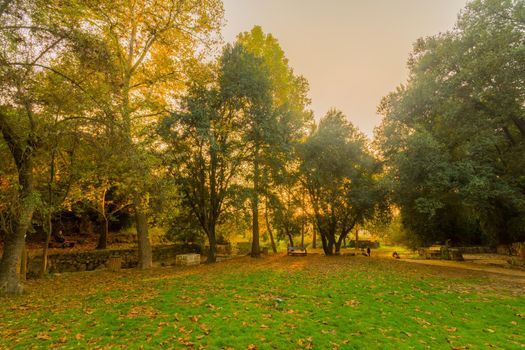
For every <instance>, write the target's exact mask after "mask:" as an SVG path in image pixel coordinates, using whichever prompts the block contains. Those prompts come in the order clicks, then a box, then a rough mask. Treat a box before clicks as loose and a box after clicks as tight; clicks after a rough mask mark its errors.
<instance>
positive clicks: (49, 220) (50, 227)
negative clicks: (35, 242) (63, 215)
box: [38, 210, 53, 278]
mask: <svg viewBox="0 0 525 350" xmlns="http://www.w3.org/2000/svg"><path fill="white" fill-rule="evenodd" d="M51 216H52V213H51V210H49V213H48V214H47V225H46V227H47V228H46V242H45V243H44V247H43V249H42V266H41V267H40V272H39V273H38V277H39V278H42V277H44V275H45V274H46V273H47V255H48V251H49V243H50V242H51V235H52V232H53V221H52V217H51Z"/></svg>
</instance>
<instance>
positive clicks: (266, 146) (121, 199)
mask: <svg viewBox="0 0 525 350" xmlns="http://www.w3.org/2000/svg"><path fill="white" fill-rule="evenodd" d="M0 18H1V21H0V45H1V46H2V50H1V51H0V134H1V135H2V138H1V139H0V238H1V240H2V241H3V254H2V259H1V260H0V293H19V292H21V290H22V286H21V284H20V280H19V277H18V272H17V264H18V261H19V258H20V256H21V254H22V251H23V248H24V245H25V239H26V235H27V233H29V232H31V230H32V229H33V227H34V226H35V225H38V226H40V227H42V228H43V230H44V232H45V235H46V242H45V243H44V245H43V251H44V257H45V255H46V252H47V247H48V244H49V241H50V239H51V236H52V234H53V232H55V231H56V227H55V228H54V227H53V225H54V223H55V222H56V219H57V217H60V216H61V215H62V213H64V212H74V213H84V214H82V215H86V216H90V217H96V221H97V222H98V224H99V227H100V229H99V231H100V239H99V242H98V248H100V249H104V248H106V246H107V238H108V234H109V230H110V227H111V223H112V222H113V221H114V220H115V218H116V217H118V216H121V217H129V218H133V223H134V227H135V228H136V231H137V241H138V245H139V267H140V268H143V269H147V268H149V267H151V259H152V258H151V243H150V237H149V228H151V227H152V226H159V227H163V228H165V229H166V230H167V232H168V235H171V236H172V237H175V238H177V239H185V240H192V239H198V238H199V237H203V236H204V237H205V240H206V243H207V244H208V246H209V247H210V249H209V253H208V261H209V262H214V261H216V258H217V243H218V242H220V241H223V240H224V237H225V235H226V234H225V233H226V232H227V231H234V232H240V231H243V232H246V231H250V232H251V235H250V237H251V242H252V243H251V244H252V247H251V255H252V256H253V257H258V256H259V255H260V254H261V247H260V241H261V235H262V234H264V235H268V238H269V240H270V242H271V245H272V249H273V250H274V251H277V249H276V243H275V242H276V241H279V240H288V241H289V244H294V239H295V237H297V236H298V235H303V236H304V232H305V230H306V229H307V226H309V225H310V226H311V225H313V226H314V227H315V232H317V234H318V235H319V237H320V240H321V243H322V248H323V250H324V252H325V254H327V255H333V254H338V253H339V252H340V249H341V246H342V243H343V242H344V240H345V239H346V238H347V237H348V235H349V234H350V232H351V231H352V230H356V229H357V228H358V227H360V226H362V225H370V226H371V225H375V227H377V226H379V225H380V224H381V225H386V224H387V222H388V219H389V218H393V219H394V222H395V223H396V226H395V227H399V230H402V231H403V232H405V233H406V236H407V237H406V239H407V240H408V241H409V242H412V244H414V245H417V244H424V243H429V242H434V241H436V240H445V239H453V240H455V241H457V242H464V243H497V242H510V241H514V240H523V239H525V234H524V227H525V225H524V224H525V219H524V210H525V200H524V199H525V198H524V194H525V191H524V190H525V173H524V166H525V164H524V158H523V156H522V153H523V148H524V138H525V111H524V109H525V93H524V86H525V85H524V79H525V48H524V42H525V10H524V4H523V2H521V1H512V0H508V1H493V0H483V1H482V0H477V1H472V2H471V3H469V4H468V6H467V7H466V9H465V10H464V11H463V12H462V14H461V16H460V18H459V20H458V24H457V26H456V28H455V29H454V30H452V31H450V32H447V33H445V34H440V35H438V36H435V37H430V38H426V39H420V40H419V41H417V43H416V44H415V47H414V52H413V53H412V55H411V56H410V60H409V68H410V78H409V81H408V82H407V84H406V85H403V86H401V87H399V88H398V89H397V90H396V91H395V92H393V93H392V94H390V95H389V96H387V97H385V98H384V99H383V101H382V102H381V105H380V107H379V110H380V112H381V113H382V114H383V115H384V119H383V123H382V125H381V126H380V127H379V128H378V129H377V130H376V137H375V140H374V142H373V143H371V144H370V143H369V141H368V139H367V138H366V137H365V136H364V135H363V134H362V133H361V132H359V130H358V129H357V128H356V127H354V126H353V125H352V124H351V123H350V122H349V121H348V119H347V118H346V117H345V116H344V115H343V114H342V113H341V112H339V111H337V110H330V111H329V112H328V113H327V114H326V116H325V117H323V118H321V119H320V120H318V121H316V120H315V118H314V116H313V113H312V112H311V110H310V109H309V104H310V101H309V98H308V90H309V87H308V82H307V81H306V79H305V78H304V77H302V76H300V75H297V74H296V73H295V72H294V71H293V70H292V68H291V67H290V65H289V62H288V60H287V58H286V56H285V53H284V51H283V50H282V48H281V47H280V45H279V43H278V41H277V40H276V39H275V38H274V37H273V36H272V35H271V34H266V33H264V32H263V30H262V28H260V27H254V28H253V29H252V30H251V31H249V32H245V33H241V34H239V36H238V37H237V40H236V41H235V42H234V43H232V44H227V45H225V46H224V47H222V51H220V53H219V54H217V55H216V54H215V53H216V52H217V48H220V46H219V43H220V34H219V32H220V28H221V26H222V24H223V6H222V2H221V1H220V0H211V1H209V0H208V1H199V0H162V1H155V2H152V1H146V0H138V1H137V0H135V1H106V0H96V1H63V0H61V1H58V0H36V1H35V0H33V1H25V0H0ZM399 220H400V221H401V223H402V225H400V226H397V225H398V224H399ZM392 227H393V226H391V228H392ZM262 228H263V229H264V231H263V232H262V233H261V231H262ZM46 269H47V266H46V259H45V258H44V259H43V266H42V274H44V273H45V272H46Z"/></svg>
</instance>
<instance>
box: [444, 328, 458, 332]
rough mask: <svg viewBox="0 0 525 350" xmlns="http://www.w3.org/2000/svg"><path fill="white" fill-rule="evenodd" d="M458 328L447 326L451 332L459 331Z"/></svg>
mask: <svg viewBox="0 0 525 350" xmlns="http://www.w3.org/2000/svg"><path fill="white" fill-rule="evenodd" d="M457 330H458V329H457V328H456V327H450V328H447V331H449V332H455V331H457Z"/></svg>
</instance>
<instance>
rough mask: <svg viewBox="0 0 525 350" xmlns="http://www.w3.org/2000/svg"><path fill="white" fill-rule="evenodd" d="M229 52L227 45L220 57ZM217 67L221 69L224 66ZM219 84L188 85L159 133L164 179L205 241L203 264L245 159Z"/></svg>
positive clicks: (237, 123)
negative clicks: (165, 170) (175, 188)
mask: <svg viewBox="0 0 525 350" xmlns="http://www.w3.org/2000/svg"><path fill="white" fill-rule="evenodd" d="M232 50H235V49H234V48H233V47H230V46H227V47H226V48H225V52H224V56H228V55H229V54H231V51H232ZM246 59H249V57H246ZM252 59H253V60H255V58H253V57H252ZM221 67H223V68H225V67H226V66H225V65H224V62H223V65H222V66H221ZM234 68H235V67H228V69H234ZM248 73H249V72H248ZM219 74H220V75H222V72H219ZM246 79H250V77H246ZM219 81H220V78H219V77H216V76H215V75H214V74H212V77H211V78H210V80H209V81H208V82H207V83H199V82H196V83H194V84H193V86H191V88H190V89H189V92H188V94H187V96H186V97H185V98H184V99H183V102H182V106H181V110H180V111H179V112H176V113H174V114H172V115H171V116H170V117H168V118H165V119H164V120H163V122H162V124H161V128H160V134H161V135H162V137H163V140H164V142H165V143H166V144H167V145H168V147H167V148H166V150H165V152H164V154H165V158H166V160H167V164H168V166H169V169H170V175H172V176H173V178H174V179H175V180H176V182H177V184H178V186H179V188H180V189H181V190H182V192H183V194H184V202H185V204H187V205H188V206H189V207H190V208H191V211H192V213H193V214H194V216H195V217H196V218H197V219H198V222H199V223H200V226H201V228H202V230H203V231H204V232H205V234H206V236H207V238H208V242H209V246H210V250H209V253H208V262H209V263H212V262H215V261H216V258H217V235H216V229H217V224H218V223H219V220H220V219H221V217H222V216H223V212H224V210H225V208H226V207H227V206H228V205H229V203H228V202H229V201H231V198H232V196H233V195H234V185H235V182H236V181H238V177H236V175H237V174H238V172H239V171H240V170H241V166H242V164H243V161H244V159H245V156H246V155H245V149H244V147H243V143H242V139H241V138H240V135H239V129H241V123H242V115H241V114H240V113H239V106H238V101H236V100H235V99H233V100H232V99H230V95H229V94H227V93H225V91H228V90H229V89H231V86H229V85H227V84H226V81H223V84H222V85H220V84H219ZM228 82H229V83H231V81H228Z"/></svg>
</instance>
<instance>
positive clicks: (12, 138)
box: [0, 0, 74, 293]
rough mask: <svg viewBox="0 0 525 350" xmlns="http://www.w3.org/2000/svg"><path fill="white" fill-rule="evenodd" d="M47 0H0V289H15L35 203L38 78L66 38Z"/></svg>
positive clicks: (40, 120) (40, 118)
mask: <svg viewBox="0 0 525 350" xmlns="http://www.w3.org/2000/svg"><path fill="white" fill-rule="evenodd" d="M54 5H55V4H53V3H51V2H49V1H45V0H42V1H17V2H15V1H2V2H0V19H1V21H0V22H1V23H2V26H1V27H0V45H1V46H2V49H1V50H0V85H1V86H0V91H1V95H0V132H1V134H2V137H3V142H4V143H5V145H7V148H8V150H9V153H10V156H11V160H12V162H11V164H9V166H10V167H12V168H14V169H16V174H17V183H16V196H15V198H14V199H15V200H14V203H12V204H11V205H12V206H13V207H14V208H15V209H14V210H13V211H12V216H11V225H10V226H11V228H12V232H10V233H9V234H7V235H6V237H5V243H4V252H3V255H2V259H1V261H0V293H20V292H22V290H23V289H22V286H21V284H20V280H19V276H18V271H17V263H18V261H19V259H20V256H21V253H22V250H23V249H24V246H25V236H26V233H27V231H28V229H29V228H30V227H31V222H32V218H33V213H34V211H35V208H36V207H37V205H38V203H39V195H38V193H37V191H36V190H35V184H34V176H33V170H34V166H35V158H36V155H37V154H38V150H39V149H40V148H41V147H42V140H41V138H42V137H45V134H42V131H43V130H45V128H44V127H43V126H45V125H46V123H47V120H46V115H45V114H43V113H41V112H40V109H41V107H42V103H41V101H40V100H39V89H38V87H39V86H38V83H39V77H41V76H42V75H44V74H51V73H52V72H51V71H50V70H47V64H48V63H49V62H50V61H51V60H52V59H53V57H54V55H57V53H58V52H60V51H61V50H63V49H64V45H65V43H67V42H69V41H70V40H71V37H72V36H73V32H74V31H73V30H71V29H70V28H68V27H65V26H62V23H56V22H53V15H52V14H54V12H53V10H56V9H57V8H56V7H55V6H54Z"/></svg>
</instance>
